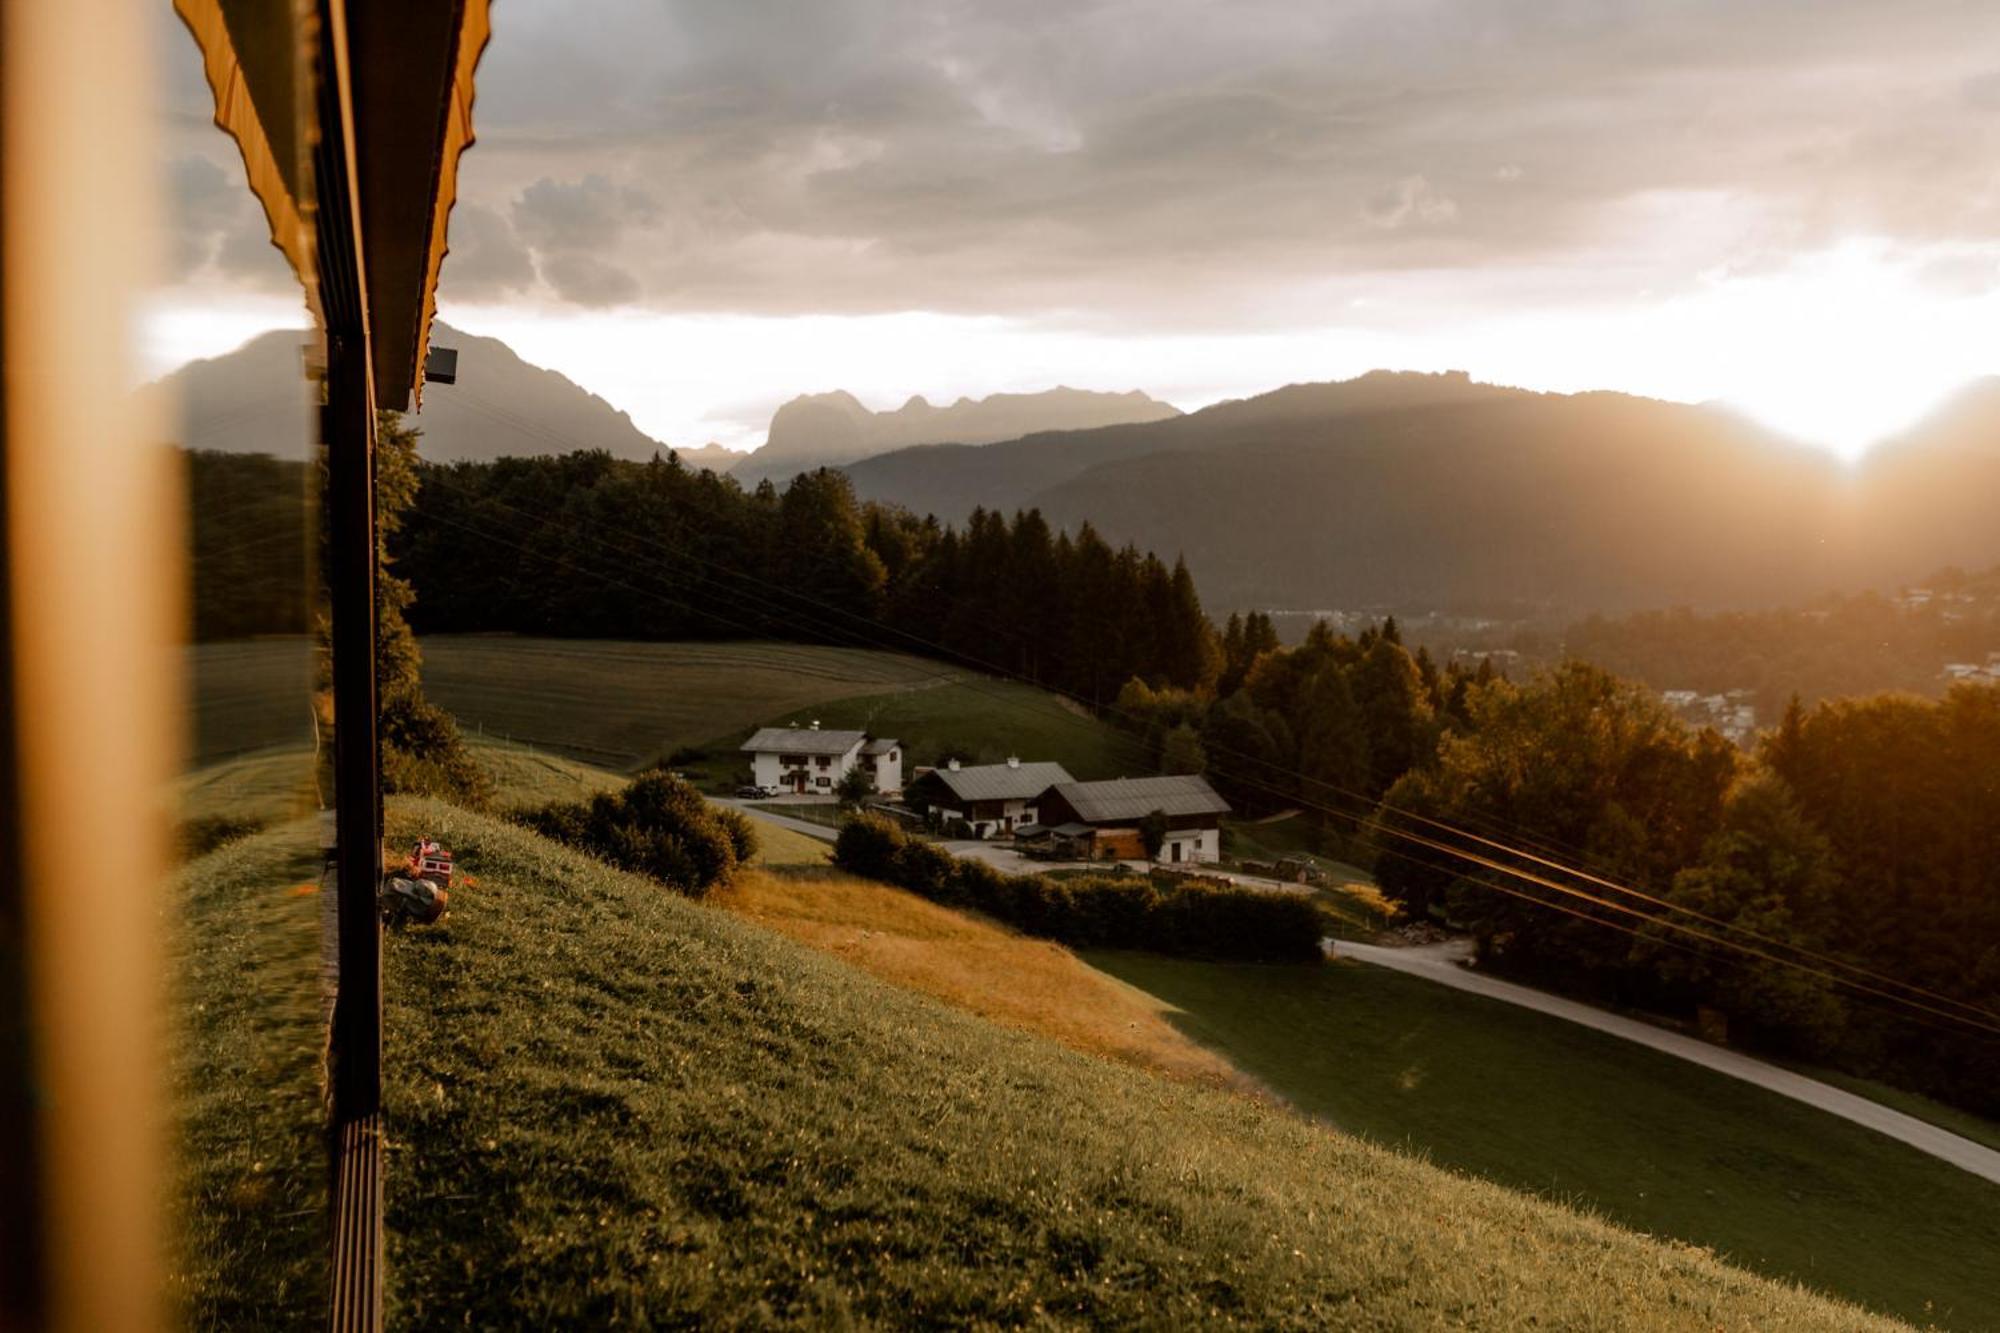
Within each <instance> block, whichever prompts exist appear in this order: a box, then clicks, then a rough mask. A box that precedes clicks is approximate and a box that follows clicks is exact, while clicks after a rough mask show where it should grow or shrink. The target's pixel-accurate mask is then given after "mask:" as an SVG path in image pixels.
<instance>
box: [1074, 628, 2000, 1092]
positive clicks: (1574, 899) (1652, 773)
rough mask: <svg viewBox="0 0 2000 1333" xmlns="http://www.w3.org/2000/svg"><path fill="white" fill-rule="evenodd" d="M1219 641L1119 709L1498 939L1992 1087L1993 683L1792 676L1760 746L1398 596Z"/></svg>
mask: <svg viewBox="0 0 2000 1333" xmlns="http://www.w3.org/2000/svg"><path fill="white" fill-rule="evenodd" d="M1220 642H1221V644H1222V645H1223V650H1224V666H1223V669H1222V670H1221V672H1220V673H1219V674H1218V676H1217V679H1216V684H1215V686H1214V687H1213V688H1212V689H1209V690H1176V689H1159V688H1154V687H1152V686H1149V685H1147V684H1145V683H1144V682H1140V681H1133V682H1129V683H1128V685H1127V686H1126V688H1125V689H1124V690H1123V691H1121V693H1120V695H1119V697H1118V699H1117V700H1116V702H1115V703H1114V705H1113V707H1112V709H1111V710H1110V716H1111V717H1112V718H1113V719H1115V720H1116V721H1117V722H1118V723H1119V724H1121V725H1123V726H1124V727H1126V728H1127V729H1129V730H1131V731H1133V732H1134V733H1136V734H1138V735H1140V736H1142V737H1144V738H1145V743H1146V744H1147V745H1148V746H1149V747H1150V752H1151V754H1152V755H1153V758H1154V763H1155V765H1156V766H1157V767H1158V768H1160V769H1161V770H1162V771H1169V772H1204V773H1206V775H1207V776H1208V778H1209V780H1210V781H1211V782H1212V783H1213V784H1214V785H1215V786H1216V787H1217V788H1218V789H1219V790H1221V791H1222V792H1223V793H1224V794H1225V795H1227V796H1228V797H1229V798H1230V800H1231V802H1232V804H1234V805H1235V806H1236V807H1237V809H1238V811H1239V812H1241V813H1245V814H1252V815H1255V814H1261V813H1266V812H1271V811H1275V810H1279V809H1284V808H1297V809H1298V810H1299V811H1300V814H1299V816H1298V817H1299V818H1300V819H1302V820H1304V821H1307V822H1308V823H1309V824H1316V825H1317V827H1318V836H1319V838H1320V846H1321V848H1322V849H1323V850H1326V851H1329V852H1332V853H1334V854H1337V855H1341V856H1344V857H1348V858H1350V859H1353V860H1356V861H1359V862H1362V863H1364V864H1367V865H1369V866H1371V867H1372V868H1373V870H1374V873H1375V877H1376V880H1377V882H1378V883H1379V884H1380V886H1381V887H1382V889H1383V890H1384V891H1385V892H1386V893H1387V894H1388V895H1389V896H1390V897H1391V898H1393V899H1394V900H1396V901H1397V902H1398V903H1399V904H1400V905H1401V906H1402V907H1403V908H1404V909H1405V910H1406V911H1407V912H1408V913H1409V914H1411V915H1412V916H1414V917H1416V918H1419V919H1435V920H1439V921H1442V922H1444V923H1446V924H1448V925H1450V926H1452V927H1455V928H1458V929H1462V930H1465V931H1468V932H1470V933H1471V934H1472V936H1473V938H1474V940H1475V942H1476V944H1477V947H1478V950H1479V954H1480V957H1481V960H1482V963H1483V965H1484V966H1486V967H1488V968H1491V969H1492V970H1494V971H1497V972H1500V973H1504V974H1509V975H1514V976H1518V977H1521V978H1523V979H1526V980H1529V981H1532V982H1534V983H1536V984H1538V985H1543V986H1548V987H1551V988H1554V989H1559V990H1563V991H1567V992H1570V993H1573V994H1578V995H1581V996H1584V997H1586V998H1589V999H1591V1000H1593V1001H1597V1002H1601V1003H1609V1004H1612V1005H1614V1006H1625V1007H1631V1008H1637V1009H1642V1010H1647V1011H1651V1012H1656V1013H1663V1014H1669V1015H1676V1016H1680V1017H1683V1018H1686V1019H1688V1020H1690V1021H1699V1022H1701V1023H1703V1024H1704V1025H1705V1026H1707V1027H1708V1028H1709V1029H1710V1030H1711V1031H1712V1032H1715V1033H1716V1034H1718V1035H1726V1036H1727V1038H1728V1039H1729V1040H1731V1041H1733V1042H1736V1043H1739V1044H1742V1045H1746V1046H1749V1047H1752V1048H1754V1049H1759V1050H1764V1051H1768V1052H1771V1053H1773V1054H1777V1055H1781V1056H1794V1057H1799V1058H1803V1059H1809V1060H1814V1061H1820V1062H1825V1063H1828V1064H1832V1065H1834V1066H1837V1067H1839V1068H1842V1069H1845V1070H1848V1071H1851V1072H1854V1073H1857V1074H1862V1075H1867V1076H1872V1077H1878V1078H1882V1079H1884V1080H1887V1081H1890V1082H1894V1083H1897V1084H1899V1085H1901V1086H1905V1087H1910V1088H1914V1089H1917V1090H1919V1091H1923V1092H1926V1093H1929V1094H1931V1095H1933V1096H1937V1097H1940V1098H1943V1099H1946V1100H1950V1101H1954V1102H1957V1103H1959V1104H1962V1105H1965V1106H1968V1107H1971V1108H1972V1109H1975V1110H1978V1111H1981V1112H1983V1113H1985V1114H1989V1115H1990V1114H1995V1113H2000V1031H1996V1032H1993V1033H1986V1032H1981V1031H1979V1030H1978V1029H1979V1028H1980V1026H1981V1025H1982V1024H1984V1025H1986V1026H1990V1027H1992V1028H1994V1029H1996V1030H2000V842H1996V838H2000V687H1993V686H1973V685H1961V686H1958V687H1956V688H1954V689H1953V690H1951V691H1950V692H1949V693H1948V694H1947V695H1946V696H1945V697H1944V698H1943V699H1942V700H1933V699H1924V698H1920V697H1916V696H1913V695H1902V694H1884V695H1876V696H1870V697H1864V698H1858V699H1843V700H1834V701H1826V702H1822V703H1819V704H1817V705H1816V706H1814V707H1812V708H1807V707H1805V706H1804V705H1802V704H1801V703H1800V702H1799V701H1797V700H1796V699H1795V700H1793V701H1792V703H1791V705H1790V707H1789V708H1788V709H1787V710H1786V711H1785V713H1784V717H1783V721H1782V722H1781V724H1780V725H1779V726H1778V727H1776V728H1775V729H1774V730H1772V731H1771V732H1770V733H1768V734H1767V735H1766V736H1765V737H1764V738H1763V740H1762V742H1761V744H1760V745H1759V747H1758V748H1757V749H1756V751H1755V752H1754V753H1745V752H1744V751H1743V750H1742V749H1740V748H1739V747H1737V746H1736V745H1734V744H1732V743H1730V742H1729V741H1727V740H1725V739H1724V738H1723V737H1722V736H1720V735H1719V734H1717V733H1716V732H1714V731H1712V730H1699V731H1697V730H1695V729H1693V728H1691V727H1689V726H1688V725H1686V724H1685V723H1683V722H1682V721H1681V720H1679V719H1678V718H1676V717H1675V716H1674V715H1673V714H1672V713H1671V712H1670V711H1669V710H1668V709H1667V708H1666V707H1665V706H1664V705H1663V704H1662V703H1661V702H1660V700H1659V699H1658V697H1657V696H1656V695H1655V694H1653V693H1652V692H1651V691H1649V690H1647V689H1645V688H1644V687H1642V686H1640V685H1637V684H1636V683H1633V682H1630V681H1626V680H1623V679H1620V678H1619V677H1617V676H1615V675H1613V674H1612V673H1610V672H1608V671H1605V670H1603V669H1601V668H1599V667H1596V666H1593V665H1589V664H1586V663H1583V662H1578V661H1568V662H1565V663H1563V664H1562V665H1560V666H1558V667H1555V668H1553V669H1551V670H1548V671H1545V672H1541V673H1538V674H1537V675H1535V676H1534V677H1533V678H1531V679H1529V680H1525V681H1520V682H1516V681H1510V680H1508V679H1506V678H1505V677H1503V676H1501V675H1499V674H1498V673H1496V672H1495V671H1494V670H1493V669H1492V668H1491V667H1490V666H1489V665H1486V664H1484V663H1482V664H1481V665H1480V666H1479V667H1478V668H1477V669H1471V670H1469V669H1466V668H1464V667H1461V666H1458V665H1455V664H1454V665H1450V666H1447V667H1445V668H1443V669H1440V668H1438V667H1437V666H1436V665H1435V664H1434V663H1433V662H1432V661H1431V660H1430V658H1429V656H1428V654H1426V653H1425V652H1423V651H1422V650H1421V649H1420V650H1418V651H1417V652H1414V653H1412V652H1410V651H1408V650H1407V649H1406V648H1405V647H1404V645H1403V643H1402V641H1401V636H1400V634H1399V633H1398V631H1397V628H1396V625H1395V622H1394V621H1393V620H1390V621H1387V622H1385V623H1384V624H1383V625H1381V626H1379V627H1376V628H1371V629H1369V630H1366V631H1364V632H1363V633H1361V634H1360V635H1359V636H1357V637H1354V638H1348V637H1346V636H1340V635H1335V634H1334V633H1332V632H1331V631H1330V630H1329V629H1328V628H1327V627H1326V626H1325V625H1324V624H1321V625H1318V626H1315V628H1314V629H1313V630H1312V631H1311V633H1309V634H1308V636H1307V638H1306V640H1305V641H1304V642H1303V643H1301V644H1300V645H1298V646H1296V647H1292V648H1285V647H1282V646H1280V645H1279V644H1278V643H1277V636H1276V635H1275V634H1274V633H1272V632H1271V628H1270V626H1269V624H1268V623H1267V622H1265V621H1264V620H1263V619H1262V618H1261V617H1257V616H1250V617H1241V618H1238V617H1232V618H1231V620H1230V622H1229V623H1228V625H1227V626H1226V627H1225V629H1224V630H1223V632H1222V635H1221V636H1220ZM1577 872H1581V873H1577Z"/></svg>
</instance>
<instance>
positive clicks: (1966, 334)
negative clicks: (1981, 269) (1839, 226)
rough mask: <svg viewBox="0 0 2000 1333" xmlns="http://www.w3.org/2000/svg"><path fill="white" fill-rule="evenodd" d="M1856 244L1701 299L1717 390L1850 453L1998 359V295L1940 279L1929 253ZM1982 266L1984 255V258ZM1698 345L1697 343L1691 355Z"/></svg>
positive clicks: (1724, 286)
mask: <svg viewBox="0 0 2000 1333" xmlns="http://www.w3.org/2000/svg"><path fill="white" fill-rule="evenodd" d="M1942 262H1945V261H1944V260H1943V259H1941V258H1939V257H1931V258H1930V259H1928V260H1927V261H1924V263H1913V262H1910V261H1898V260H1897V259H1895V258H1893V257H1891V256H1890V255H1888V254H1887V253H1886V250H1885V247H1882V246H1879V245H1875V244H1871V243H1862V242H1856V243H1852V244H1849V245H1845V246H1842V247H1840V248H1838V249H1835V250H1832V251H1828V252H1826V253H1823V254H1820V255H1816V256H1812V257H1810V258H1807V259H1804V260H1801V261H1798V262H1795V263H1793V264H1791V265H1789V266H1787V267H1786V268H1785V269H1783V270H1781V271H1779V272H1776V273H1772V274H1769V275H1760V276H1755V277H1748V278H1733V279H1727V280H1721V281H1718V282H1717V283H1715V284H1714V286H1713V287H1712V289H1711V290H1710V291H1709V292H1707V293H1705V294H1704V296H1703V297H1701V298H1697V299H1698V301H1699V302H1700V304H1701V305H1702V306H1703V307H1705V309H1704V310H1703V312H1702V316H1701V322H1703V323H1705V324H1710V325H1712V326H1713V327H1712V329H1711V330H1710V332H1709V335H1708V336H1709V338H1710V339H1711V340H1712V341H1711V343H1710V346H1711V347H1712V348H1714V349H1719V350H1721V351H1723V352H1724V353H1725V354H1726V357H1727V361H1728V364H1725V365H1717V366H1715V367H1714V368H1713V369H1714V372H1715V373H1716V375H1717V378H1718V380H1719V382H1720V383H1721V385H1722V386H1723V387H1722V390H1721V392H1720V393H1718V394H1716V395H1715V396H1716V397H1719V398H1721V399H1722V400H1723V401H1725V402H1728V403H1730V404H1731V405H1732V406H1735V407H1737V408H1739V409H1741V410H1742V411H1743V412H1745V413H1747V414H1748V415H1750V416H1752V417H1754V418H1756V419H1757V420H1759V421H1762V422H1763V423H1765V424H1766V425H1768V426H1770V427H1772V428H1773V429H1775V430H1778V431H1781V432H1783V433H1785V434H1786V435H1790V436H1792V437H1795V438H1796V439H1798V440H1800V441H1802V442H1805V443H1808V444H1816V445H1821V446H1824V447H1826V448H1829V449H1833V450H1836V451H1837V452H1839V453H1841V454H1843V455H1845V456H1847V457H1850V458H1853V457H1857V456H1859V455H1860V454H1862V453H1863V452H1865V451H1866V450H1867V449H1868V448H1869V447H1870V446H1872V445H1874V444H1878V443H1880V442H1881V441H1882V440H1884V439H1886V438H1888V437H1890V436H1892V435H1894V434H1896V433H1897V432H1898V431H1900V430H1903V429H1905V428H1907V427H1909V426H1911V425H1913V424H1915V423H1916V422H1917V420H1918V419H1920V418H1921V417H1923V416H1924V415H1925V414H1926V413H1928V412H1929V411H1930V410H1931V409H1933V408H1934V407H1936V406H1937V405H1938V404H1939V403H1940V402H1941V401H1943V400H1944V399H1945V398H1947V397H1949V396H1950V395H1951V393H1952V392H1953V391H1954V390H1955V389H1957V388H1958V387H1959V386H1961V385H1962V384H1964V383H1965V382H1966V381H1968V380H1970V379H1973V378H1974V377H1976V376H1978V375H1981V374H1986V373H1991V371H1992V370H1993V368H1994V366H1995V357H1994V354H1993V348H1994V344H1993V341H1992V331H1993V330H1994V329H1995V328H1996V327H2000V302H1996V300H1995V298H1994V296H1993V295H1991V294H1989V293H1986V292H1976V293H1962V292H1953V291H1950V290H1948V289H1944V288H1942V287H1940V286H1939V285H1938V284H1936V283H1935V282H1934V281H1927V280H1926V278H1925V276H1924V271H1925V263H1928V264H1930V265H1936V264H1939V263H1942ZM1986 263H1987V265H1988V266H1989V268H1990V267H1991V266H1992V260H1991V258H1990V257H1989V258H1988V259H1987V260H1986ZM1696 354H1697V355H1699V353H1696Z"/></svg>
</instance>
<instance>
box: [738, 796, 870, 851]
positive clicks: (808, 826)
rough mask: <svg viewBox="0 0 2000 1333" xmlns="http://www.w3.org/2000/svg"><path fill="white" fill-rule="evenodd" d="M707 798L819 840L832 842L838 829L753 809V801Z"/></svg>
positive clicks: (808, 820) (754, 817) (753, 817)
mask: <svg viewBox="0 0 2000 1333" xmlns="http://www.w3.org/2000/svg"><path fill="white" fill-rule="evenodd" d="M708 799H709V800H711V801H713V802H714V803H715V804H717V805H726V806H728V807H729V808H730V809H731V810H735V811H738V812H739V813H742V814H746V815H748V816H750V818H752V819H761V820H764V821H765V822H766V823H771V824H776V825H777V826H778V827H779V828H787V829H790V830H791V831H792V832H794V833H803V834H805V835H806V836H807V837H808V838H818V839H819V840H820V841H821V842H832V841H833V840H834V837H835V836H836V835H837V834H838V833H839V830H838V829H835V828H830V827H828V826H827V825H825V824H815V823H813V822H812V821H811V820H810V819H794V818H792V817H791V816H790V815H779V814H773V813H771V812H770V811H769V810H757V809H754V808H752V807H753V803H752V802H750V801H739V800H736V799H735V798H734V797H729V796H711V797H709V798H708Z"/></svg>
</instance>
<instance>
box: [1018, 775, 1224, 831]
mask: <svg viewBox="0 0 2000 1333" xmlns="http://www.w3.org/2000/svg"><path fill="white" fill-rule="evenodd" d="M1056 793H1057V795H1059V796H1061V797H1062V798H1063V799H1064V800H1065V801H1068V802H1069V805H1070V809H1072V810H1074V811H1076V813H1077V817H1078V818H1079V819H1086V820H1089V821H1090V822H1091V823H1093V824H1106V823H1110V822H1112V821H1114V820H1140V819H1144V818H1145V817H1146V816H1147V815H1150V814H1152V813H1153V812H1154V811H1155V810H1158V811H1160V812H1162V813H1164V814H1167V815H1226V814H1228V813H1229V802H1227V801H1225V800H1223V799H1222V798H1221V797H1220V796H1218V795H1216V792H1215V788H1213V787H1211V786H1209V785H1208V783H1207V781H1206V780H1205V779H1202V778H1198V777H1193V776H1188V777H1171V778H1113V779H1111V780H1110V781H1109V782H1071V783H1059V784H1057V786H1056Z"/></svg>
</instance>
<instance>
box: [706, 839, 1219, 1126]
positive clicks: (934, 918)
mask: <svg viewBox="0 0 2000 1333" xmlns="http://www.w3.org/2000/svg"><path fill="white" fill-rule="evenodd" d="M715 903H716V905H717V906H719V907H725V908H727V909H729V910H730V911H732V912H735V913H736V914H737V915H739V916H742V917H745V918H747V919H748V920H751V921H755V922H756V923H757V924H759V925H761V926H768V927H770V928H771V929H772V930H776V931H778V932H780V933H781V934H784V935H788V936H790V937H791V938H793V939H795V940H798V941H799V942H800V943H803V944H810V945H811V946H812V947H813V948H815V949H818V950H820V951H821V952H822V953H830V954H832V955H833V956H834V957H836V958H839V959H841V960H843V961H845V962H848V963H851V964H853V965H854V966H855V967H858V968H860V969H861V970H862V971H864V972H867V973H869V974H870V975H873V976H877V977H880V978H882V979H883V980H884V981H887V982H890V983H892V984H894V985H897V986H901V987H903V988H904V989H905V990H913V991H917V992H920V993H921V994H924V995H930V996H933V997H935V998H937V999H940V1000H943V1001H944V1002H945V1003H947V1004H950V1005H953V1006H954V1007H956V1008H959V1009H964V1010H968V1011H969V1012H971V1013H975V1014H978V1015H979V1016H980V1017H982V1018H987V1019H991V1020H993V1021H994V1022H996V1023H1001V1024H1004V1025H1006V1026H1007V1027H1011V1028H1019V1029H1021V1030H1022V1031H1026V1032H1038V1033H1041V1034H1042V1035H1043V1036H1046V1037H1053V1038H1054V1039H1055V1040H1057V1041H1059V1042H1061V1043H1062V1044H1063V1045H1065V1046H1068V1047H1071V1048H1072V1049H1075V1050H1080V1051H1085V1052H1088V1053H1089V1054H1092V1055H1104V1056H1109V1057H1111V1058H1112V1059H1115V1060H1123V1061H1124V1062H1125V1063H1127V1064H1132V1065H1138V1066H1140V1067H1141V1068H1145V1069H1153V1070H1157V1071H1159V1072H1161V1073H1164V1074H1168V1075H1171V1076H1173V1077H1175V1078H1182V1079H1188V1080H1192V1081H1194V1082H1198V1083H1204V1084H1207V1085H1209V1086H1211V1087H1236V1088H1241V1089H1244V1090H1248V1088H1249V1082H1248V1080H1246V1079H1244V1078H1242V1077H1241V1076H1240V1075H1238V1074H1237V1073H1236V1071H1235V1069H1234V1068H1233V1067H1232V1066H1231V1065H1230V1064H1229V1062H1228V1061H1226V1060H1223V1059H1222V1058H1220V1057H1219V1056H1217V1055H1215V1054H1213V1053H1212V1052H1210V1051H1209V1050H1208V1049H1207V1048H1205V1047H1203V1046H1200V1045H1198V1044H1196V1043H1195V1042H1193V1041H1191V1040H1190V1039H1189V1038H1187V1037H1185V1036H1183V1035H1182V1034H1181V1032H1180V1031H1179V1030H1178V1029H1177V1028H1175V1027H1174V1025H1173V1024H1172V1023H1170V1022H1169V1021H1168V1020H1167V1015H1166V1012H1165V1011H1166V1006H1165V1005H1163V1004H1161V1003H1160V1002H1159V1001H1158V1000H1156V999H1154V998H1153V997H1152V996H1150V995H1147V994H1146V993H1145V992H1143V991H1140V990H1136V989H1134V988H1133V987H1131V986H1127V985H1126V984H1124V983H1123V982H1121V981H1118V980H1115V979H1114V978H1112V977H1110V976H1107V975H1106V974H1105V973H1102V972H1099V971H1098V970H1097V969H1096V968H1093V967H1090V966H1088V965H1087V964H1085V963H1084V962H1083V961H1082V960H1081V959H1079V958H1078V957H1077V956H1076V955H1075V954H1073V953H1071V952H1070V951H1069V950H1068V949H1065V948H1064V947H1063V946H1061V945H1060V944H1053V943H1051V942H1049V941H1048V940H1034V939H1029V938H1028V937H1027V936H1025V935H1019V934H1016V933H1015V932H1013V931H1011V930H1008V929H1007V928H1006V927H1004V926H1000V925H997V924H995V923H992V922H989V921H986V920H983V919H981V918H977V917H973V916H969V915H967V914H965V913H963V912H953V911H949V910H947V909H945V908H942V907H939V906H938V905H937V904H935V903H931V902H927V901H925V900H924V899H922V898H919V897H918V896H917V895H916V894H914V893H906V892H904V891H903V890H902V889H896V888H891V887H890V886H888V885H886V884H877V883H875V882H874V881H872V880H865V879H856V878H854V877H853V876H852V875H845V874H841V873H839V872H838V871H833V870H830V869H828V870H820V871H807V872H803V873H782V874H774V873H768V872H762V873H756V872H753V873H751V874H747V875H742V876H739V877H738V880H737V882H736V883H734V884H732V885H730V886H729V888H727V889H726V890H724V891H723V892H721V893H720V894H718V895H717V896H716V898H715Z"/></svg>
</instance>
